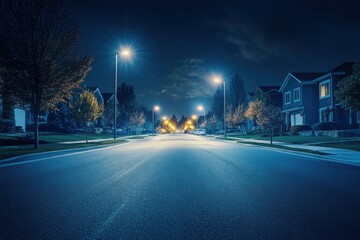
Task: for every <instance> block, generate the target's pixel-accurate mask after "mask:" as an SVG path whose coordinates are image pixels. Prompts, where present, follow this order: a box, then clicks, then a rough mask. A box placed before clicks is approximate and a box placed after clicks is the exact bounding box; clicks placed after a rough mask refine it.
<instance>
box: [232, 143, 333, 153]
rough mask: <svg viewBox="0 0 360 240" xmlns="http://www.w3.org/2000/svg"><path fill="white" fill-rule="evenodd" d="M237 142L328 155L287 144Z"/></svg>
mask: <svg viewBox="0 0 360 240" xmlns="http://www.w3.org/2000/svg"><path fill="white" fill-rule="evenodd" d="M238 143H244V144H251V145H257V146H263V147H272V148H278V149H283V150H290V151H296V152H305V153H312V154H318V155H330V154H328V153H323V152H319V151H313V150H308V149H299V148H292V147H287V146H282V145H275V144H273V145H271V144H267V143H256V142H246V141H238Z"/></svg>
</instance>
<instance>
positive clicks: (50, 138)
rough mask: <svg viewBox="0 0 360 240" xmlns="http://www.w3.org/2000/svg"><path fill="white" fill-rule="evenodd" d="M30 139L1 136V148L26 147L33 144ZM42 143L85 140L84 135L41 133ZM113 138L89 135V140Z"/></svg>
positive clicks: (105, 135) (111, 136)
mask: <svg viewBox="0 0 360 240" xmlns="http://www.w3.org/2000/svg"><path fill="white" fill-rule="evenodd" d="M28 136H30V137H25V135H17V134H11V135H9V134H7V135H6V134H0V146H13V145H26V144H32V143H33V140H32V135H31V134H30V135H28ZM39 136H40V143H57V142H68V141H80V140H85V134H84V133H74V134H65V133H55V132H40V133H39ZM107 138H113V135H111V134H95V133H89V134H88V139H89V140H92V139H107Z"/></svg>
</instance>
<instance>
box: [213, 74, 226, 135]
mask: <svg viewBox="0 0 360 240" xmlns="http://www.w3.org/2000/svg"><path fill="white" fill-rule="evenodd" d="M213 81H214V82H215V83H216V84H221V83H223V88H224V138H226V102H225V99H226V97H225V94H226V85H225V79H223V78H222V77H221V76H214V77H213Z"/></svg>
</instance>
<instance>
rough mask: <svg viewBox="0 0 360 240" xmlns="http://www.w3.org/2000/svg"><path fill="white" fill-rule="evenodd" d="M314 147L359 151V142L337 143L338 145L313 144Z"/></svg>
mask: <svg viewBox="0 0 360 240" xmlns="http://www.w3.org/2000/svg"><path fill="white" fill-rule="evenodd" d="M314 146H320V147H332V148H342V149H349V150H355V151H360V141H348V142H338V143H322V144H314Z"/></svg>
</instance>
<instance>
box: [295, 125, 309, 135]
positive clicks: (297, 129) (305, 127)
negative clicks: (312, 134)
mask: <svg viewBox="0 0 360 240" xmlns="http://www.w3.org/2000/svg"><path fill="white" fill-rule="evenodd" d="M309 130H311V127H310V125H307V124H305V125H295V126H291V127H290V135H292V136H295V135H299V132H301V131H309Z"/></svg>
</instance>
